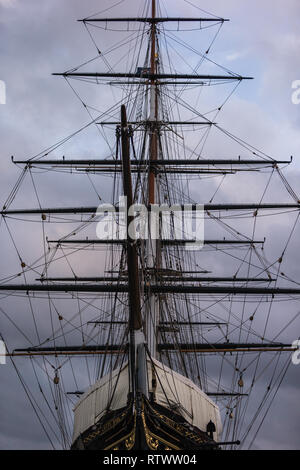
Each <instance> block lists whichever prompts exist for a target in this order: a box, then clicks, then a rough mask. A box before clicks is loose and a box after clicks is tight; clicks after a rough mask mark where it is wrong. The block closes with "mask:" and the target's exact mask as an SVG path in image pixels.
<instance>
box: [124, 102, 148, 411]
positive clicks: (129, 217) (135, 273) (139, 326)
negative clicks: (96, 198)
mask: <svg viewBox="0 0 300 470" xmlns="http://www.w3.org/2000/svg"><path fill="white" fill-rule="evenodd" d="M121 145H122V169H123V188H124V196H125V200H126V204H125V210H126V236H127V267H128V300H129V322H128V325H129V383H130V386H131V389H130V392H131V394H132V397H133V399H134V401H133V403H134V406H137V407H138V408H139V406H140V403H139V400H137V397H138V395H139V394H140V393H141V394H143V395H144V396H145V397H146V398H148V380H147V362H146V351H145V337H144V333H143V323H142V315H141V298H140V287H139V286H140V279H139V268H138V254H137V246H138V245H137V243H136V240H134V239H132V238H131V236H130V231H129V228H130V225H131V224H133V223H134V214H133V213H131V208H132V207H133V195H132V194H133V193H132V181H131V167H130V151H129V129H128V125H127V116H126V108H125V106H124V105H122V107H121Z"/></svg>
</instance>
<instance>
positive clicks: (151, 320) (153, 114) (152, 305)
mask: <svg viewBox="0 0 300 470" xmlns="http://www.w3.org/2000/svg"><path fill="white" fill-rule="evenodd" d="M155 17H156V0H152V20H153V21H152V23H151V59H150V74H151V80H150V119H149V120H150V136H149V137H150V147H149V160H153V161H156V160H157V147H158V145H157V144H158V142H157V140H158V139H157V121H158V97H157V84H156V78H155V75H156V73H157V70H156V68H157V66H156V64H157V55H156V23H155V21H154V19H155ZM156 199H157V184H156V174H155V171H154V169H153V167H152V168H150V171H149V180H148V205H149V206H150V207H151V204H155V203H156ZM150 227H151V224H150V220H149V236H148V240H147V245H146V255H147V268H148V274H149V282H150V284H152V283H153V282H154V281H155V269H156V268H157V240H156V239H151V230H150ZM157 316H158V308H157V301H156V297H155V295H153V294H149V297H148V299H147V302H146V304H145V319H146V335H147V343H148V348H149V352H150V354H151V355H152V356H153V357H155V355H156V329H157V323H158V318H157Z"/></svg>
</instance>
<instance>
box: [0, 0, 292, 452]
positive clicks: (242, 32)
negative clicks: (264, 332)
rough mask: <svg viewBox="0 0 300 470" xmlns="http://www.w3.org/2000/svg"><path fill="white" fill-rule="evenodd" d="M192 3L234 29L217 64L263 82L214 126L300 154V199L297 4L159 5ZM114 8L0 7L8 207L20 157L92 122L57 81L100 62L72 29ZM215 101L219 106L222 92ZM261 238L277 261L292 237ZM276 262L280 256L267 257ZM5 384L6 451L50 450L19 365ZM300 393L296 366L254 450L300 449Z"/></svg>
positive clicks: (47, 0) (220, 145) (81, 144)
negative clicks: (56, 74)
mask: <svg viewBox="0 0 300 470" xmlns="http://www.w3.org/2000/svg"><path fill="white" fill-rule="evenodd" d="M114 3H115V2H114ZM116 3H117V2H116ZM142 3H143V2H140V1H138V0H125V1H123V2H121V3H120V5H118V6H117V7H116V8H115V9H114V10H110V11H107V12H106V13H102V16H103V15H104V16H105V15H107V16H110V15H113V16H121V17H122V16H129V15H133V16H135V15H136V13H137V11H140V7H141V4H142ZM191 3H193V4H195V5H196V6H198V7H201V8H203V9H204V10H209V11H210V12H211V13H213V14H215V15H218V16H221V17H225V18H230V20H231V21H230V23H226V24H225V25H224V26H223V28H222V31H221V34H220V35H219V36H218V38H217V41H216V43H215V44H214V46H213V48H212V52H211V56H210V57H211V58H212V59H213V60H214V61H216V62H217V63H221V64H222V65H224V66H225V67H226V68H229V69H231V70H233V71H234V72H237V73H240V74H242V75H247V76H249V75H250V76H253V77H255V80H253V81H251V82H250V81H249V82H247V83H243V84H242V85H241V86H240V87H239V88H238V91H237V93H236V94H235V95H234V97H233V98H232V99H231V100H230V101H229V102H228V104H227V106H226V108H225V110H224V112H223V113H221V114H220V115H219V116H218V122H219V123H220V125H222V126H224V127H226V129H228V130H230V131H231V132H232V133H234V134H235V135H238V136H239V137H240V138H242V139H245V140H247V142H249V143H250V144H252V145H254V146H255V147H257V148H259V149H261V150H262V151H264V152H266V153H267V154H268V155H271V156H272V157H274V158H278V159H284V160H286V159H289V158H290V156H291V155H293V157H294V164H293V165H292V166H291V167H290V168H289V169H288V170H287V172H286V175H287V176H288V178H289V181H290V182H291V183H292V185H293V187H294V189H295V191H296V192H298V194H300V183H299V181H300V179H299V177H300V132H299V126H300V104H299V105H295V104H293V103H292V92H293V90H292V83H293V82H294V81H295V80H300V59H299V49H300V28H299V18H300V4H299V0H285V1H282V0H243V1H242V2H241V1H240V0H226V2H224V0H191V2H185V1H183V0H165V1H164V2H162V4H163V7H164V8H165V9H166V10H167V12H168V14H169V15H170V16H180V15H182V16H194V15H195V14H197V10H196V9H195V8H194V7H193V6H192V5H191ZM111 5H112V2H111V1H109V0H101V1H100V0H86V1H85V2H82V1H80V0H0V80H2V81H4V82H5V84H6V104H5V105H4V104H3V105H2V104H0V141H1V155H0V188H1V189H0V198H1V201H3V202H4V201H5V200H6V197H7V195H8V194H9V192H10V190H11V188H12V186H13V185H14V183H15V181H16V179H17V177H18V176H19V169H18V168H16V167H15V166H14V165H12V164H11V162H10V157H11V156H12V155H14V156H15V158H19V159H27V158H30V157H32V156H33V155H36V154H38V153H39V152H41V151H42V150H43V149H46V148H48V147H49V146H51V145H52V144H53V143H55V142H57V141H59V140H60V139H62V138H64V137H65V136H67V135H69V134H71V133H72V132H74V131H76V130H77V129H78V128H80V127H82V126H84V125H85V124H86V123H87V122H89V120H90V118H89V116H88V114H87V113H86V111H85V109H84V108H83V106H82V104H81V103H80V102H79V101H78V100H77V98H76V96H75V95H74V93H73V92H72V90H71V89H70V87H68V85H67V84H66V82H65V81H64V80H63V79H60V78H59V77H53V76H52V75H51V74H52V73H53V72H64V71H65V70H69V69H71V68H72V67H74V66H76V65H78V64H80V63H83V62H85V61H86V60H88V59H91V58H92V57H94V56H95V55H96V50H95V47H94V45H93V43H92V42H91V39H90V37H89V35H88V34H87V31H86V30H85V28H84V26H83V25H82V24H81V23H78V22H77V21H76V20H77V19H80V18H84V17H88V16H90V15H92V14H94V13H97V12H100V11H104V10H105V9H106V8H108V7H110V6H111ZM201 14H204V13H203V12H202V13H201ZM101 34H102V33H101V32H100V35H101ZM190 34H192V36H191V37H192V38H195V39H194V40H195V43H193V40H192V43H193V46H194V47H195V48H196V49H197V48H198V46H199V49H200V50H202V51H204V49H205V45H204V44H202V43H201V41H200V44H198V43H196V41H198V37H199V36H196V33H195V34H194V33H190ZM116 35H117V33H116ZM99 37H100V36H99ZM100 39H101V38H100ZM105 41H107V39H105V38H104V35H103V47H104V48H105V47H108V44H107V43H105ZM103 66H104V65H103V63H102V62H96V68H98V70H103ZM93 67H95V65H94V64H93ZM216 88H218V87H216ZM87 93H88V94H87V99H89V100H91V102H92V103H94V101H93V100H95V102H96V105H95V107H96V108H97V109H100V110H103V109H104V108H105V106H106V104H107V102H108V101H107V100H108V99H110V98H111V95H109V97H108V95H107V96H103V95H99V91H98V90H97V89H96V88H93V89H92V91H88V92H87ZM215 93H216V95H215V96H216V97H217V98H219V91H216V92H215ZM89 104H91V103H89ZM202 106H203V108H201V112H203V113H204V112H206V111H207V110H208V109H209V103H208V99H207V101H206V100H203V103H202ZM96 115H97V113H96V114H93V116H96ZM98 137H99V136H98V135H97V131H95V130H88V132H87V133H86V134H85V135H84V136H82V139H81V140H80V139H79V138H77V137H76V138H75V140H74V141H73V143H70V145H69V147H67V148H66V152H69V153H66V154H67V155H72V156H74V155H76V156H83V157H84V156H99V155H101V156H107V155H108V154H109V147H107V146H106V144H105V142H103V141H102V142H101V145H99V142H98V140H97V139H98ZM208 145H210V147H208V149H209V150H208V151H211V152H215V154H217V152H222V151H224V152H225V151H226V152H227V155H226V156H229V151H231V150H232V148H231V147H227V146H226V145H227V144H226V143H224V142H223V140H222V137H218V138H217V139H213V140H212V141H211V142H209V143H208ZM64 152H65V148H64V147H63V148H62V150H61V151H59V152H58V153H56V154H55V155H56V156H62V155H64V154H65V153H64ZM83 152H85V153H83ZM43 178H44V179H43V180H42V181H43V183H40V186H41V187H40V188H39V189H41V190H44V193H43V195H42V197H43V200H42V202H46V203H47V205H48V206H51V205H57V202H60V201H62V200H63V201H64V204H63V205H65V206H70V205H72V204H73V203H74V199H73V198H74V195H73V193H72V192H71V186H70V183H67V184H68V186H66V185H65V183H64V182H63V180H60V176H57V180H56V187H55V191H52V190H51V189H50V188H51V186H50V184H51V182H50V178H48V177H47V176H44V177H43ZM52 182H53V181H52ZM226 184H227V186H226ZM246 184H247V178H246V176H245V177H242V178H241V179H240V180H239V181H238V182H236V186H235V191H233V190H232V189H231V188H232V180H230V179H228V180H227V183H225V185H224V187H223V189H222V190H221V192H220V194H219V196H218V197H219V198H220V199H221V200H224V198H225V199H226V200H230V199H231V200H232V198H235V199H236V200H241V199H243V200H244V201H245V202H246V201H247V200H250V199H251V200H252V199H253V197H252V196H253V194H254V193H255V194H256V193H257V194H260V191H261V190H262V186H261V185H260V180H259V178H257V179H256V180H255V181H254V180H253V182H252V186H251V189H250V191H249V190H248V191H246V189H245V187H246ZM43 185H44V186H43ZM276 185H277V183H276V182H274V184H273V189H272V193H271V194H272V197H274V195H275V197H276V199H278V202H280V201H279V200H280V199H283V200H284V201H288V202H291V201H290V199H289V198H288V196H287V194H286V192H284V190H283V186H282V185H281V186H280V185H279V184H278V186H276ZM76 188H77V192H76V198H77V201H76V202H77V203H82V205H84V203H83V201H85V202H86V203H87V204H88V203H90V202H91V201H92V197H93V196H94V194H93V192H92V191H91V189H89V192H88V193H86V191H85V190H84V189H83V187H82V185H81V180H80V179H78V182H77V183H76ZM99 188H100V186H98V189H99ZM205 188H206V187H205V186H203V189H202V190H201V189H198V186H197V185H194V186H193V185H192V186H191V189H192V191H193V195H194V196H195V198H198V199H199V197H200V198H201V196H202V199H203V198H205V197H206V196H205V195H204V193H205V190H206V189H205ZM100 189H101V190H103V193H102V196H103V198H104V199H105V198H106V197H108V196H107V195H108V190H109V189H110V188H109V185H108V184H107V183H106V185H105V186H104V187H103V188H100ZM100 189H99V190H100ZM201 191H202V192H203V194H202V193H201ZM211 191H212V192H213V189H211ZM270 197H271V196H270ZM32 202H34V205H36V201H35V199H34V192H33V190H32V189H31V191H29V190H28V191H27V192H26V191H25V193H22V195H20V197H19V198H18V199H17V200H16V205H19V206H23V207H26V206H27V207H30V206H31V205H32ZM232 202H235V201H232ZM17 203H18V204H17ZM290 222H291V220H290V219H289V223H290ZM263 233H267V234H269V235H270V237H272V236H274V242H275V244H276V247H277V248H278V250H279V251H278V252H280V247H281V244H282V243H283V240H286V237H287V235H288V231H287V223H286V222H285V220H283V219H282V220H281V222H280V221H279V222H278V221H277V222H276V223H275V222H274V225H272V224H271V223H269V221H265V222H264V223H263V224H262V230H261V235H262V236H263ZM56 235H58V233H56ZM60 235H62V233H61V234H60ZM35 236H36V234H35V233H33V232H32V233H29V234H28V233H26V234H25V232H23V231H22V230H20V231H19V232H18V233H16V237H17V240H18V243H19V244H20V245H21V244H22V243H24V244H25V245H26V246H27V247H29V246H31V248H32V250H33V251H34V250H37V247H36V246H34V243H33V240H34V239H35ZM298 236H299V231H298ZM270 237H269V238H270ZM6 240H8V239H6ZM298 240H299V239H297V238H293V240H292V241H291V251H290V257H289V261H288V262H287V263H286V265H285V266H284V269H285V270H286V272H288V273H289V274H290V275H291V276H297V275H298V279H300V272H299V261H300V260H299V256H298V258H297V255H299V253H298V252H299V251H300V250H299V243H298ZM36 255H37V256H38V251H36ZM270 255H271V256H273V252H272V251H271V249H270ZM37 256H36V257H37ZM274 256H275V255H274ZM33 258H34V256H33ZM3 259H4V258H3ZM17 262H18V260H16V256H15V253H14V252H13V251H12V250H11V251H10V250H8V251H7V253H5V263H4V264H5V269H4V268H3V269H2V268H1V275H2V274H3V273H5V272H7V270H6V268H7V267H9V272H14V269H11V266H12V264H13V263H17ZM3 275H4V274H3ZM286 308H287V311H288V314H290V316H291V318H292V315H293V314H295V312H296V311H297V309H296V307H294V306H287V307H286ZM16 309H17V307H16ZM295 309H296V310H295ZM1 325H2V324H1V320H0V332H2V333H3V334H5V333H7V334H8V335H9V336H10V335H12V334H13V333H12V331H11V330H9V329H8V331H7V332H6V330H5V327H7V323H5V322H4V323H3V325H4V326H3V330H2V326H1ZM293 328H294V331H293V330H291V332H290V333H291V335H294V336H293V337H291V336H290V339H291V340H294V339H297V337H299V335H300V328H299V321H298V324H295V325H293ZM22 364H24V365H23V366H22V367H23V369H22V371H23V373H24V376H25V377H30V372H31V371H29V369H30V366H28V365H26V364H25V362H24V361H23V362H22ZM31 373H32V372H31ZM0 377H1V387H0V413H1V425H0V448H2V449H17V448H25V449H28V448H31V449H35V448H49V443H48V441H47V440H46V438H44V435H43V433H42V432H41V428H40V425H39V423H38V421H37V419H36V417H35V416H34V414H33V412H32V409H31V407H30V405H29V404H28V401H26V397H25V394H24V391H23V389H22V388H21V386H20V384H19V382H18V380H17V378H16V374H15V371H14V370H13V368H12V366H11V365H7V366H0ZM299 387H300V366H291V367H290V369H289V372H288V374H287V376H286V378H285V380H284V382H283V384H282V386H281V388H280V392H279V393H278V395H277V398H276V401H275V402H274V404H273V407H272V409H271V411H270V413H269V415H268V417H267V419H266V421H265V423H264V426H263V428H262V429H261V431H260V433H259V436H258V438H257V440H256V442H255V446H254V448H257V449H291V448H292V449H299V448H300V414H299V409H300V408H299V403H298V400H299Z"/></svg>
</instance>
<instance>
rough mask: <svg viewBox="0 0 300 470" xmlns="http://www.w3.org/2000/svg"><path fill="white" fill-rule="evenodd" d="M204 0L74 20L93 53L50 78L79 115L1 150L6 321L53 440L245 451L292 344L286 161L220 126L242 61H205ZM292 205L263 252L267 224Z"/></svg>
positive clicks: (213, 28)
mask: <svg viewBox="0 0 300 470" xmlns="http://www.w3.org/2000/svg"><path fill="white" fill-rule="evenodd" d="M99 3H101V2H99ZM119 3H121V2H119ZM187 3H191V2H187ZM192 4H193V2H192ZM198 4H200V5H199V6H201V2H197V5H196V6H195V9H194V11H195V14H194V15H193V16H190V17H189V16H183V17H182V16H172V11H165V10H164V6H163V2H160V1H158V0H145V1H144V2H141V5H140V10H139V11H138V13H137V16H136V17H130V16H128V17H124V16H122V17H119V16H118V15H116V16H114V14H113V13H112V12H111V10H112V11H113V12H116V11H118V3H117V4H116V5H115V6H114V5H113V6H112V7H111V8H109V9H108V10H107V11H105V12H102V13H101V14H96V15H93V16H90V17H88V18H84V19H80V20H79V21H80V22H81V23H82V24H83V26H84V27H85V28H86V31H87V33H88V34H89V36H90V38H91V40H92V44H93V46H95V48H96V52H97V55H96V57H94V58H92V59H89V60H86V61H85V62H84V63H83V64H80V65H79V66H77V67H74V68H73V69H72V70H68V71H66V72H60V73H57V72H56V73H54V74H53V75H55V76H60V77H62V78H63V79H64V80H65V81H66V83H67V84H68V85H69V86H70V87H71V89H72V91H73V92H74V94H75V96H76V99H79V101H80V103H81V104H82V105H83V112H84V113H87V114H88V118H89V121H88V123H87V124H86V125H85V126H83V127H81V128H80V129H78V130H76V131H75V132H74V133H73V134H72V135H69V136H67V137H66V138H64V139H63V140H61V141H59V142H56V143H55V144H54V145H53V146H52V147H50V148H48V149H46V150H45V151H42V152H41V153H40V154H39V155H36V156H34V157H32V158H29V159H28V158H15V157H13V159H12V160H13V164H15V165H17V166H18V167H19V168H20V176H19V178H18V180H17V182H16V184H15V186H14V188H13V189H12V192H11V193H10V195H9V197H8V198H7V200H6V202H5V204H4V206H3V208H2V210H1V230H2V232H3V233H4V235H3V236H4V240H7V243H10V246H12V247H13V249H14V250H15V256H16V259H17V263H18V267H17V268H16V271H14V272H11V271H12V268H11V266H8V267H7V274H6V275H3V276H2V278H1V283H0V294H1V302H2V307H1V311H2V313H3V315H4V319H3V322H4V323H3V327H1V333H2V336H3V341H4V342H5V344H6V349H7V361H8V362H10V361H11V364H12V366H13V367H14V368H15V370H16V372H17V374H18V378H19V379H20V383H21V386H22V387H23V390H24V394H26V396H27V398H28V400H29V402H30V405H31V406H32V409H33V412H34V413H35V414H36V416H37V418H38V420H39V424H40V425H41V427H42V430H43V432H44V433H45V435H46V436H47V439H48V440H49V446H51V447H52V448H63V449H70V448H71V449H81V450H94V449H97V450H111V451H118V450H128V451H131V450H145V451H164V450H172V451H181V450H217V449H235V448H238V446H240V448H248V447H251V445H252V444H253V442H254V441H255V436H256V434H257V432H258V431H259V430H260V428H261V426H262V424H263V421H264V419H265V417H266V415H267V413H268V411H269V410H270V409H271V410H273V411H272V412H273V413H276V410H274V408H271V405H272V403H273V400H274V399H275V397H276V394H277V391H278V389H279V387H280V385H281V383H282V381H283V380H284V377H285V374H286V372H287V369H288V367H289V365H290V363H291V355H292V354H293V353H294V352H295V351H296V350H297V346H295V345H293V344H292V343H293V341H294V340H295V339H296V338H294V337H293V331H294V330H293V328H295V326H296V321H297V318H296V316H295V317H292V316H291V315H290V314H287V316H285V315H284V314H283V311H282V310H284V308H285V307H283V305H285V306H286V305H293V308H295V307H294V305H295V303H293V302H294V301H296V300H297V296H299V295H300V286H299V281H297V280H295V279H292V278H291V277H289V276H288V275H286V274H285V271H284V268H283V267H282V266H283V263H284V260H285V254H286V251H287V249H288V244H289V242H290V241H291V239H292V237H293V233H294V230H295V227H296V224H297V221H298V216H299V207H300V203H299V198H298V196H297V194H296V192H295V191H294V189H293V188H292V187H291V185H290V184H289V182H288V181H287V179H286V177H285V175H284V168H285V167H286V166H288V165H289V164H290V163H291V162H292V159H291V158H290V157H288V158H286V157H284V158H281V159H275V158H273V157H272V156H270V155H268V154H266V153H264V152H263V151H261V150H259V149H257V148H255V147H254V146H253V145H251V144H249V143H247V142H245V141H244V140H242V139H241V138H239V137H237V136H235V135H234V134H233V133H232V132H230V130H228V129H227V128H226V129H225V128H224V127H223V126H222V125H221V124H220V123H219V116H220V113H221V111H222V110H223V107H224V106H225V105H226V104H227V102H228V101H229V100H230V98H231V97H232V95H233V93H234V92H236V90H237V89H238V88H239V86H240V85H241V83H242V82H246V83H248V80H251V79H252V77H250V76H242V75H239V74H238V73H235V72H232V71H231V70H229V69H228V68H226V67H225V66H223V65H219V64H218V63H216V62H215V61H214V60H213V59H212V58H210V56H211V49H212V48H213V47H215V42H216V38H217V36H218V34H219V32H220V30H221V29H222V27H223V26H224V25H225V24H227V22H228V21H229V20H228V19H227V18H221V17H218V16H215V15H212V14H211V13H208V12H206V11H203V10H201V9H200V8H198ZM106 35H108V36H109V38H108V39H107V40H106V39H105V37H106ZM189 35H192V37H193V38H194V39H195V38H196V37H197V38H198V40H197V41H194V40H193V45H191V41H190V42H188V41H189V39H188V36H189ZM184 37H186V38H187V39H184ZM101 41H102V42H101ZM198 46H199V47H198ZM203 47H204V49H203ZM199 49H201V50H199ZM242 86H247V84H243V85H242ZM85 89H86V90H89V91H87V92H86V93H87V95H84V93H85V91H84V90H85ZM95 96H97V97H98V98H99V100H100V103H102V104H101V106H100V108H101V109H100V108H99V107H97V106H96V105H93V104H91V100H93V99H94V97H95ZM210 100H212V103H213V104H212V105H211V107H210V108H209V102H210ZM216 101H217V102H218V104H217V105H215V102H216ZM202 107H203V108H205V109H206V110H207V109H208V110H209V111H203V112H202ZM63 111H64V110H62V112H63ZM237 119H239V120H242V119H243V112H242V110H241V112H240V115H238V116H237ZM91 128H94V129H95V131H96V134H97V137H95V136H94V137H92V138H88V139H87V138H83V142H80V138H81V136H82V135H84V133H85V132H86V131H89V130H90V129H91ZM96 138H100V141H101V145H99V142H98V141H97V140H96ZM73 141H75V143H72V142H73ZM68 145H69V150H68ZM85 145H87V150H86V149H85ZM251 178H254V179H252V180H251ZM275 178H277V179H276V183H275V187H276V188H279V186H280V190H279V189H278V192H274V190H273V192H272V189H271V187H272V185H273V189H274V183H273V181H274V179H275ZM251 181H252V183H251ZM253 181H254V183H253ZM26 184H28V185H30V186H31V189H32V197H27V196H26V198H24V196H22V194H23V193H22V191H23V189H24V186H26ZM248 184H249V188H248V200H245V197H244V196H245V193H244V191H243V189H244V186H245V185H248ZM87 185H88V187H87ZM45 188H47V191H48V193H47V194H48V196H49V197H48V198H47V197H44V196H42V195H41V193H42V192H43V190H44V189H45ZM50 188H51V189H50ZM86 188H87V189H86ZM63 191H64V192H65V193H64V194H65V196H62V195H63ZM284 191H285V192H284ZM26 194H27V193H26ZM274 194H275V195H276V194H278V198H279V200H276V198H274ZM24 199H26V201H25V200H24ZM48 201H50V203H49V202H48ZM51 201H54V203H55V204H53V205H51ZM285 216H287V218H286V219H284V220H286V222H285V223H286V226H287V228H288V230H289V233H288V235H287V237H286V239H285V240H284V246H283V249H281V248H279V250H278V251H279V252H278V253H277V252H276V253H275V255H274V251H269V253H270V258H268V249H269V248H268V247H269V245H270V243H269V242H271V241H272V240H271V241H270V240H269V239H268V238H265V234H264V232H265V231H267V232H268V224H272V223H273V221H274V220H275V219H276V220H282V218H283V217H285ZM274 226H275V227H276V225H274ZM5 237H6V238H5ZM8 240H9V241H8ZM21 241H22V242H21ZM265 245H266V247H265ZM2 246H4V245H3V242H2ZM7 246H8V245H7ZM20 312H22V318H20ZM293 312H294V314H295V312H296V310H294V311H293ZM298 325H299V323H298ZM6 330H7V332H6ZM0 373H1V371H0Z"/></svg>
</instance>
